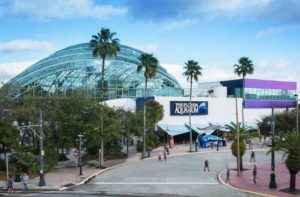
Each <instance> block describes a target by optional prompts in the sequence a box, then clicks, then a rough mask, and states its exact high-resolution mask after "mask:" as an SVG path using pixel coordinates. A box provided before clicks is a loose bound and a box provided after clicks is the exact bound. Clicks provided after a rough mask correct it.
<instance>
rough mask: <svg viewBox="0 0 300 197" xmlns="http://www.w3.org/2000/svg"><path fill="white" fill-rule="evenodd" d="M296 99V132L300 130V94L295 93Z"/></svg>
mask: <svg viewBox="0 0 300 197" xmlns="http://www.w3.org/2000/svg"><path fill="white" fill-rule="evenodd" d="M294 96H295V99H296V132H299V107H298V94H295V95H294Z"/></svg>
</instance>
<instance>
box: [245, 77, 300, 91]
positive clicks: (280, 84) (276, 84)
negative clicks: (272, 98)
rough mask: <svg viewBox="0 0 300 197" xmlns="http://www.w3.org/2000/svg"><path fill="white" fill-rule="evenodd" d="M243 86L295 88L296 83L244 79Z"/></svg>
mask: <svg viewBox="0 0 300 197" xmlns="http://www.w3.org/2000/svg"><path fill="white" fill-rule="evenodd" d="M245 88H264V89H283V90H296V89H297V83H296V82H288V81H273V80H260V79H245Z"/></svg>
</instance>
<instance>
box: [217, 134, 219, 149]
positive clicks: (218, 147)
mask: <svg viewBox="0 0 300 197" xmlns="http://www.w3.org/2000/svg"><path fill="white" fill-rule="evenodd" d="M217 151H219V129H217Z"/></svg>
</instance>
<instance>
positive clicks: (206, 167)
mask: <svg viewBox="0 0 300 197" xmlns="http://www.w3.org/2000/svg"><path fill="white" fill-rule="evenodd" d="M206 169H207V170H208V171H209V165H208V160H207V159H206V160H205V161H204V170H203V171H206Z"/></svg>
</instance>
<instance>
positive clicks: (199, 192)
mask: <svg viewBox="0 0 300 197" xmlns="http://www.w3.org/2000/svg"><path fill="white" fill-rule="evenodd" d="M249 155H250V154H249V152H247V153H246V154H245V156H244V166H247V165H248V164H251V165H252V163H250V162H249ZM281 158H282V157H281V156H280V155H279V154H277V155H276V160H278V161H281ZM205 159H208V160H209V167H210V171H209V172H208V171H206V172H204V171H203V167H204V166H203V165H204V160H205ZM269 162H270V155H268V156H266V154H265V152H256V163H269ZM227 166H229V167H230V168H234V167H236V162H235V158H234V157H233V156H232V154H231V153H230V152H212V153H195V154H186V155H181V156H174V157H168V161H166V162H165V161H161V162H159V161H158V160H156V159H148V160H143V161H140V162H136V163H131V164H129V165H126V166H122V167H118V168H115V169H112V170H109V171H107V172H105V173H103V174H101V175H99V176H98V177H96V178H95V179H93V180H92V181H90V182H89V183H88V184H85V185H82V186H78V187H76V188H73V189H72V190H71V191H65V192H45V193H43V196H94V195H98V196H99V195H101V196H149V197H150V196H160V197H164V196H175V197H176V196H222V197H235V196H236V197H244V196H245V197H246V196H253V195H250V194H246V193H242V192H239V191H236V190H233V189H231V188H229V187H227V186H225V185H223V184H221V183H220V182H219V181H218V178H217V175H218V174H219V172H220V171H221V170H222V169H224V168H226V167H227ZM231 176H236V171H234V170H232V173H231ZM15 194H16V193H15ZM58 194H59V195H58ZM21 195H24V194H21V193H20V196H21ZM39 195H40V194H25V195H24V196H39Z"/></svg>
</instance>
